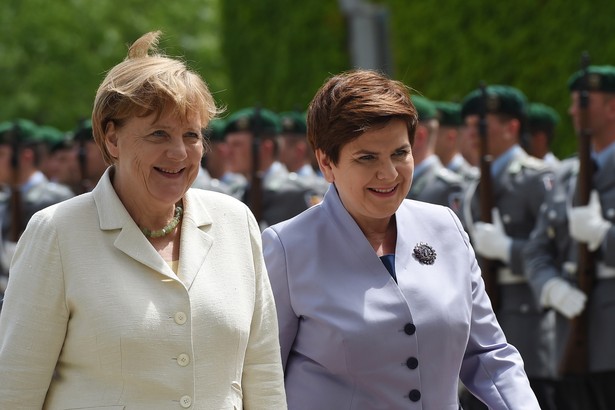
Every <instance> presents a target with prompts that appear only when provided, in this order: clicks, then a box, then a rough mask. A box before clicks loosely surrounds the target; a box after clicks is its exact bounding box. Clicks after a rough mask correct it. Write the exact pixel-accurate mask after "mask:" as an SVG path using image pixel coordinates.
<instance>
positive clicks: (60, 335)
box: [0, 213, 69, 409]
mask: <svg viewBox="0 0 615 410" xmlns="http://www.w3.org/2000/svg"><path fill="white" fill-rule="evenodd" d="M68 321H69V310H68V307H67V305H66V302H65V292H64V276H63V269H62V260H61V252H60V249H59V246H58V239H57V234H56V230H55V227H54V226H53V224H52V221H51V220H50V219H48V218H46V217H45V214H42V215H41V214H40V213H39V214H35V215H34V217H33V218H32V219H31V220H30V222H29V223H28V226H27V228H26V230H25V232H24V233H23V235H22V236H21V238H20V240H19V242H18V244H17V248H16V250H15V255H14V256H13V259H12V262H11V267H10V276H9V283H8V287H7V290H6V294H5V300H4V304H3V307H2V312H1V314H0V375H4V376H3V377H2V382H1V383H0V408H2V409H16V408H24V407H23V406H24V398H27V402H28V406H31V407H29V408H38V409H40V408H42V407H43V404H44V401H45V396H46V394H47V390H48V389H49V385H50V383H51V379H52V376H53V372H54V369H55V366H56V363H57V360H58V357H59V355H60V352H61V350H62V345H63V343H64V338H65V335H66V329H67V327H68ZM6 375H10V377H6Z"/></svg>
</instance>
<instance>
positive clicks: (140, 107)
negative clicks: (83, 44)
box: [92, 31, 221, 164]
mask: <svg viewBox="0 0 615 410" xmlns="http://www.w3.org/2000/svg"><path fill="white" fill-rule="evenodd" d="M161 34H162V33H161V32H160V31H152V32H149V33H146V34H144V35H143V36H141V37H140V38H139V39H138V40H137V41H135V42H134V43H133V44H132V46H130V49H129V50H128V56H127V57H126V58H125V59H124V61H122V62H121V63H119V64H118V65H116V66H115V67H113V68H112V69H111V70H110V71H109V72H108V73H107V75H106V76H105V78H104V79H103V81H102V83H101V84H100V86H99V87H98V91H97V92H96V98H95V100H94V108H93V110H92V133H93V135H94V140H95V141H96V144H97V145H98V147H99V148H100V150H101V151H102V154H103V157H104V159H105V162H107V164H112V163H113V161H114V159H113V157H112V156H111V154H110V153H109V152H108V151H107V147H106V145H105V138H104V136H105V130H106V128H107V124H108V123H109V122H111V121H113V122H115V123H116V124H117V125H118V126H121V125H122V124H123V122H124V121H125V120H126V119H128V118H131V117H134V116H147V115H150V114H152V113H157V114H158V115H161V114H162V113H163V112H164V111H165V110H167V109H173V110H174V111H175V112H177V114H178V115H179V116H180V118H182V119H184V120H185V119H186V118H187V117H188V116H189V115H190V114H197V115H198V116H199V118H200V120H201V121H202V123H203V124H202V125H203V128H205V127H206V126H207V124H208V123H209V121H210V120H211V119H213V118H215V117H216V115H218V114H219V113H220V111H221V110H220V109H218V108H217V107H216V103H215V101H214V98H213V97H212V95H211V93H210V92H209V89H208V87H207V84H205V82H204V81H203V79H202V78H201V77H200V76H199V75H198V74H196V73H195V72H193V71H191V70H190V69H188V68H187V66H186V65H185V64H184V62H183V61H179V60H177V59H174V58H170V57H167V56H165V55H163V54H161V53H159V52H158V51H157V46H158V38H159V37H160V35H161ZM150 50H151V53H150Z"/></svg>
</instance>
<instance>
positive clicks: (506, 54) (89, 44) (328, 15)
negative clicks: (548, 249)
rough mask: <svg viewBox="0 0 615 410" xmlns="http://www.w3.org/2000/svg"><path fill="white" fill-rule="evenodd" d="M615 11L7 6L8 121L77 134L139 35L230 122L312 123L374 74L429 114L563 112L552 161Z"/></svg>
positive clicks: (567, 6)
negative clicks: (349, 77) (483, 95)
mask: <svg viewBox="0 0 615 410" xmlns="http://www.w3.org/2000/svg"><path fill="white" fill-rule="evenodd" d="M613 15H615V2H613V1H607V0H593V1H592V0H590V1H585V2H580V1H578V0H577V1H572V0H516V1H511V2H506V1H504V2H487V1H484V0H464V1H459V0H437V1H411V0H386V1H385V0H382V1H375V0H373V1H368V0H339V1H332V0H330V1H322V0H321V1H306V2H290V1H288V0H182V1H173V2H171V1H169V2H154V1H144V0H122V1H95V0H63V1H55V2H51V1H48V0H3V1H2V3H1V4H0V89H1V90H2V96H3V97H2V103H1V104H0V121H6V120H11V119H14V118H28V119H31V120H34V121H35V122H37V123H39V124H46V125H51V126H54V127H57V128H59V129H61V130H70V129H73V128H74V127H75V125H76V124H77V123H78V122H79V121H80V120H81V119H83V118H88V117H89V116H90V111H91V106H92V102H93V99H94V95H95V92H96V89H97V87H98V84H99V83H100V81H101V80H102V78H103V76H104V74H105V72H106V70H108V69H109V68H111V67H112V66H113V65H115V64H117V63H118V62H119V61H121V60H122V59H123V58H124V56H125V55H126V52H127V47H128V45H129V44H130V43H131V42H132V41H134V40H136V39H137V38H138V37H139V36H140V35H141V34H143V33H145V32H147V31H151V30H162V31H163V32H164V35H163V37H162V42H161V44H160V46H161V49H162V50H163V51H165V52H166V53H167V54H169V55H172V56H180V57H182V58H183V59H185V60H186V61H187V62H188V64H189V65H190V67H191V68H193V69H194V70H196V71H198V72H199V73H200V74H202V76H203V77H204V78H205V79H206V81H207V82H208V83H209V85H210V88H211V90H212V91H213V93H214V94H215V96H216V98H217V100H218V102H219V103H220V104H221V105H224V106H226V107H227V112H233V111H235V110H238V109H240V108H243V107H247V106H254V105H257V104H258V105H261V106H263V107H267V108H269V109H272V110H274V111H286V110H293V109H298V110H305V109H306V108H307V104H308V103H309V101H310V99H311V97H312V96H313V95H314V93H315V92H316V90H317V89H318V87H319V86H320V85H321V84H322V83H323V82H324V81H325V79H326V78H327V77H328V76H330V75H331V74H336V73H338V72H340V71H343V70H347V69H350V68H352V67H362V68H375V69H379V70H382V71H385V72H386V73H388V74H389V75H390V76H391V77H393V78H395V79H398V80H401V81H403V82H404V83H406V84H407V85H408V86H409V87H411V88H413V89H414V90H415V92H418V93H420V94H422V95H424V96H425V97H427V98H429V99H432V100H449V101H460V100H461V99H462V98H463V97H464V96H465V95H466V94H467V93H468V92H470V91H471V90H473V89H474V88H476V87H477V86H478V84H479V82H480V81H485V82H486V83H487V84H508V85H512V86H515V87H518V88H519V89H521V90H522V91H523V92H524V93H525V94H526V95H527V97H528V99H529V100H530V101H536V102H542V103H545V104H548V105H550V106H552V107H553V108H555V109H556V110H557V112H558V113H559V114H560V116H561V118H562V121H560V123H559V125H558V128H557V131H556V135H557V138H556V140H555V143H554V147H553V149H554V152H555V153H556V154H557V155H558V156H560V157H566V156H568V155H570V154H571V153H573V152H574V151H575V150H576V140H575V136H574V133H573V131H572V127H571V124H570V121H569V119H568V115H567V108H568V104H569V99H570V97H569V93H568V89H567V86H566V83H567V80H568V77H569V76H570V75H571V74H572V73H573V72H574V71H576V70H577V69H578V68H579V64H580V59H581V54H582V52H583V51H587V52H588V53H589V55H590V58H591V63H592V64H598V65H601V64H615V42H613V41H611V38H612V37H613V33H614V31H615V28H614V26H613V17H612V16H613Z"/></svg>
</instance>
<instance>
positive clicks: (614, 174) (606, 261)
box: [525, 66, 615, 410]
mask: <svg viewBox="0 0 615 410" xmlns="http://www.w3.org/2000/svg"><path fill="white" fill-rule="evenodd" d="M588 73H589V75H588V81H587V86H588V89H589V93H588V108H587V110H588V113H587V119H588V124H586V126H588V128H589V129H590V130H591V148H592V157H593V159H594V161H595V163H596V169H595V170H594V175H593V180H592V189H593V190H594V192H595V193H593V195H592V199H591V200H590V203H589V204H588V205H587V206H579V207H571V206H572V205H571V204H572V199H573V197H574V196H575V186H576V176H577V173H578V168H579V163H578V160H577V159H575V160H570V161H568V163H569V164H570V165H569V166H568V167H566V170H567V172H561V173H560V174H561V177H560V178H561V181H562V183H560V184H557V186H556V188H557V189H556V190H555V191H554V192H553V194H552V195H549V198H548V199H549V201H547V202H546V203H545V206H544V207H543V211H542V212H541V214H540V219H539V223H538V224H537V226H536V229H535V230H534V232H533V233H532V236H531V238H530V241H529V243H528V246H527V248H526V252H525V262H526V270H527V273H528V277H529V278H530V283H531V285H532V287H533V289H534V291H535V293H536V296H537V299H538V300H539V301H540V303H541V304H542V306H543V307H545V308H552V309H554V310H555V311H556V312H557V319H558V326H557V330H558V333H557V342H558V355H557V360H558V362H559V361H560V360H561V357H562V353H563V352H562V351H563V347H564V345H565V343H566V342H567V340H568V337H569V326H568V324H569V319H571V318H575V317H576V316H578V315H579V314H581V312H583V311H584V310H587V315H588V319H589V331H588V334H587V338H588V339H587V340H588V348H589V358H588V359H589V363H588V367H589V368H588V373H587V375H586V376H585V377H583V376H578V377H576V378H567V377H566V378H563V379H562V380H561V381H560V383H559V384H558V386H559V388H558V402H559V405H560V407H559V408H560V409H563V410H568V409H574V410H577V409H578V410H580V409H596V410H606V409H614V408H615V390H614V389H613V386H615V349H614V348H613V346H615V330H614V328H613V323H615V310H613V306H614V305H615V229H613V223H614V222H615V67H614V66H589V68H588ZM581 77H582V72H581V71H579V72H576V73H574V74H573V75H572V76H571V78H570V80H569V83H568V86H569V89H570V92H571V106H570V109H569V114H570V116H571V118H572V122H573V124H574V127H575V129H576V131H577V132H580V126H581V123H580V106H579V105H580V104H579V100H580V95H579V94H580V93H579V90H580V89H581ZM578 243H584V244H587V246H588V249H589V251H591V252H593V253H592V254H591V255H592V257H593V259H594V262H595V265H596V271H595V277H594V285H593V288H592V290H591V293H590V294H588V295H586V294H585V293H583V292H582V291H580V290H579V289H578V288H577V287H576V281H577V276H576V271H577V246H578Z"/></svg>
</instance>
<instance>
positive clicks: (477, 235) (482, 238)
mask: <svg viewBox="0 0 615 410" xmlns="http://www.w3.org/2000/svg"><path fill="white" fill-rule="evenodd" d="M492 215H493V219H492V220H493V223H486V222H476V223H475V224H474V229H473V232H472V244H473V246H474V250H475V251H476V253H478V254H479V255H480V256H483V257H485V258H487V259H499V260H501V261H502V262H504V263H508V262H509V260H510V246H511V244H512V239H510V237H509V236H507V235H506V232H504V225H502V219H501V218H500V213H499V212H498V210H497V208H494V209H493V211H492Z"/></svg>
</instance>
